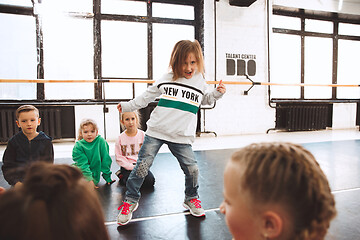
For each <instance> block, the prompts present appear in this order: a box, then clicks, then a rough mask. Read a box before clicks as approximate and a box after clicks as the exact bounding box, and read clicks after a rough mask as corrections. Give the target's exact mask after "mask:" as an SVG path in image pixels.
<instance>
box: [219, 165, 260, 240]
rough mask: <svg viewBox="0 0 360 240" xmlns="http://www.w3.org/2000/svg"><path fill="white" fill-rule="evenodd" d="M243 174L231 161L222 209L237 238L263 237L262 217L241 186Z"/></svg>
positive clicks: (236, 239) (238, 239) (228, 167)
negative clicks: (255, 211)
mask: <svg viewBox="0 0 360 240" xmlns="http://www.w3.org/2000/svg"><path fill="white" fill-rule="evenodd" d="M242 175H243V172H242V171H241V169H240V167H239V166H238V165H235V164H234V163H233V162H232V161H230V162H229V163H228V164H227V166H226V168H225V173H224V201H223V202H222V203H221V205H220V211H221V213H223V214H224V215H225V219H226V224H227V226H228V228H229V230H230V232H231V234H232V235H233V237H234V239H235V240H240V239H247V240H252V239H261V233H260V227H259V226H260V224H261V221H260V218H259V217H258V215H257V214H255V213H254V211H253V208H252V207H253V206H252V201H251V199H250V196H249V194H248V193H247V191H243V190H242V189H241V186H240V179H241V177H242Z"/></svg>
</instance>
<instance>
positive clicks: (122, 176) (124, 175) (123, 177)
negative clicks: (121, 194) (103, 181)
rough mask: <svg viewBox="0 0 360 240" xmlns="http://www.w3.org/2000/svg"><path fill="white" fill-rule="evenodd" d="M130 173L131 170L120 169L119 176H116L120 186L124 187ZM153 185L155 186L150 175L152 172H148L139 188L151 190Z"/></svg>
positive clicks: (153, 178)
mask: <svg viewBox="0 0 360 240" xmlns="http://www.w3.org/2000/svg"><path fill="white" fill-rule="evenodd" d="M130 173H131V170H127V169H125V168H123V167H121V168H120V174H118V177H119V179H120V180H119V182H120V184H121V185H124V186H126V181H127V180H128V178H129V175H130ZM154 184H155V177H154V175H153V174H152V172H150V171H149V172H148V175H147V176H146V177H145V179H144V182H143V184H142V186H141V188H152V187H154Z"/></svg>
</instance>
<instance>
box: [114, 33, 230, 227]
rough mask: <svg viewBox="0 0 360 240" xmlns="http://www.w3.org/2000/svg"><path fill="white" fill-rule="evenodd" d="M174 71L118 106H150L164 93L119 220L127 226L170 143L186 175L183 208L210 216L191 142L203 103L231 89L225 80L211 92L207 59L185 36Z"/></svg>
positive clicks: (129, 109) (177, 49)
mask: <svg viewBox="0 0 360 240" xmlns="http://www.w3.org/2000/svg"><path fill="white" fill-rule="evenodd" d="M170 68H171V70H172V71H171V72H169V73H168V74H166V75H165V76H163V77H162V78H161V79H159V80H158V81H156V82H155V83H154V84H153V85H152V86H150V87H149V88H148V89H147V90H146V91H145V92H144V93H143V94H142V95H140V96H138V97H136V98H135V99H133V100H131V101H129V102H121V103H119V104H118V110H119V112H132V111H134V110H137V109H140V108H144V107H146V106H147V105H148V104H149V103H150V102H152V101H153V100H155V98H157V97H159V98H160V100H159V103H158V105H157V107H156V108H155V109H154V110H153V112H152V113H151V115H150V119H149V120H148V121H147V130H146V133H145V138H144V143H143V145H142V147H141V149H140V152H139V158H138V161H137V163H136V166H135V167H134V169H133V170H132V172H131V174H130V176H129V178H128V181H127V183H126V187H127V191H126V196H125V200H124V201H123V204H122V205H121V206H120V207H119V210H120V213H119V215H118V219H117V222H118V224H119V225H125V224H127V223H128V222H129V221H130V220H131V218H132V213H133V212H134V211H135V210H136V209H137V207H138V201H139V199H140V196H141V195H140V191H139V189H140V187H141V185H142V183H143V181H144V178H145V177H146V175H147V174H148V171H149V169H150V167H151V165H152V163H153V161H154V158H155V156H156V154H157V153H158V151H159V149H160V147H161V146H162V145H163V144H164V143H165V144H167V145H168V147H169V149H170V151H171V153H172V154H173V155H174V156H175V157H176V158H177V160H178V162H179V164H180V167H181V169H182V170H183V172H184V174H185V199H184V203H183V206H184V207H185V208H186V209H188V210H190V213H191V214H192V215H193V216H196V217H201V216H205V212H204V209H203V208H202V207H201V204H200V201H199V200H198V198H199V195H198V188H199V185H198V175H199V170H198V166H197V161H196V159H195V155H194V152H193V150H192V147H191V144H192V143H193V141H194V139H195V131H196V124H197V112H198V110H199V108H200V105H201V104H206V105H210V104H212V103H213V102H215V101H216V100H218V99H220V98H221V97H222V95H223V94H224V93H225V92H226V88H225V86H224V85H223V84H221V83H220V84H219V85H218V87H217V88H214V89H213V90H212V91H210V92H207V91H206V90H207V85H206V82H205V79H204V72H205V71H204V60H203V55H202V51H201V47H200V44H199V42H198V41H196V40H195V41H194V42H192V41H189V40H182V41H179V42H178V43H176V44H175V46H174V49H173V51H172V54H171V59H170Z"/></svg>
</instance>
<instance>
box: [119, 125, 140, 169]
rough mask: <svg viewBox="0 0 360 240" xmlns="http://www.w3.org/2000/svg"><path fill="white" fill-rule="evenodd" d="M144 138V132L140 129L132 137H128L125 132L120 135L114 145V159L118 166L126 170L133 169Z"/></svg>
mask: <svg viewBox="0 0 360 240" xmlns="http://www.w3.org/2000/svg"><path fill="white" fill-rule="evenodd" d="M144 136H145V133H144V131H142V130H140V129H138V132H137V134H136V135H135V136H134V137H129V136H128V135H126V133H125V131H124V132H122V133H121V134H120V136H119V137H118V139H117V141H116V143H115V158H116V162H117V164H118V165H119V166H121V167H123V168H125V169H127V170H132V169H133V168H134V167H135V164H136V161H137V159H138V154H139V150H140V148H141V145H142V144H143V142H144Z"/></svg>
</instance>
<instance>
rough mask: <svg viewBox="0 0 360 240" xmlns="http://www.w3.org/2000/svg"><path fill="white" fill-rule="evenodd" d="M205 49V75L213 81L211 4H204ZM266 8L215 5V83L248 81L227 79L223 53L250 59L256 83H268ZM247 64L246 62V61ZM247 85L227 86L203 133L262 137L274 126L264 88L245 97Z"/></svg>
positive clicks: (260, 0)
mask: <svg viewBox="0 0 360 240" xmlns="http://www.w3.org/2000/svg"><path fill="white" fill-rule="evenodd" d="M204 9H205V34H204V36H205V49H204V55H205V56H204V57H205V62H206V65H205V67H206V75H207V78H208V79H209V80H214V78H215V77H214V66H215V57H214V56H215V50H214V46H215V36H214V2H213V1H205V7H204ZM266 9H267V7H266V4H265V0H258V1H256V2H255V3H253V4H252V5H251V6H250V7H236V6H230V4H229V1H219V2H217V3H216V10H217V11H216V15H217V17H216V25H217V27H216V49H217V51H216V56H217V57H216V60H217V62H216V65H217V76H216V79H217V80H221V79H222V80H224V81H239V82H241V81H248V80H246V78H245V77H243V76H237V74H236V73H235V75H230V76H229V75H227V72H226V58H227V56H226V53H228V54H238V55H240V58H233V59H234V60H235V61H236V60H237V59H242V57H241V55H243V54H246V55H253V56H255V58H256V59H254V60H255V62H256V74H255V75H254V76H250V78H251V79H252V80H253V81H255V82H267V47H266V46H267V38H266V31H267V26H266V11H267V10H266ZM245 61H247V59H245ZM249 87H250V86H249V85H227V93H226V94H225V95H224V97H223V98H222V99H221V100H219V101H218V102H217V104H216V107H215V108H214V109H212V110H206V130H207V131H215V132H216V133H217V134H219V135H231V134H244V133H264V132H266V130H267V129H269V128H273V127H274V126H275V123H274V121H275V110H274V109H272V108H270V107H269V106H268V97H267V87H264V86H255V87H253V88H252V89H251V90H250V92H249V94H248V95H247V96H245V95H243V92H244V90H247V89H248V88H249Z"/></svg>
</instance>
